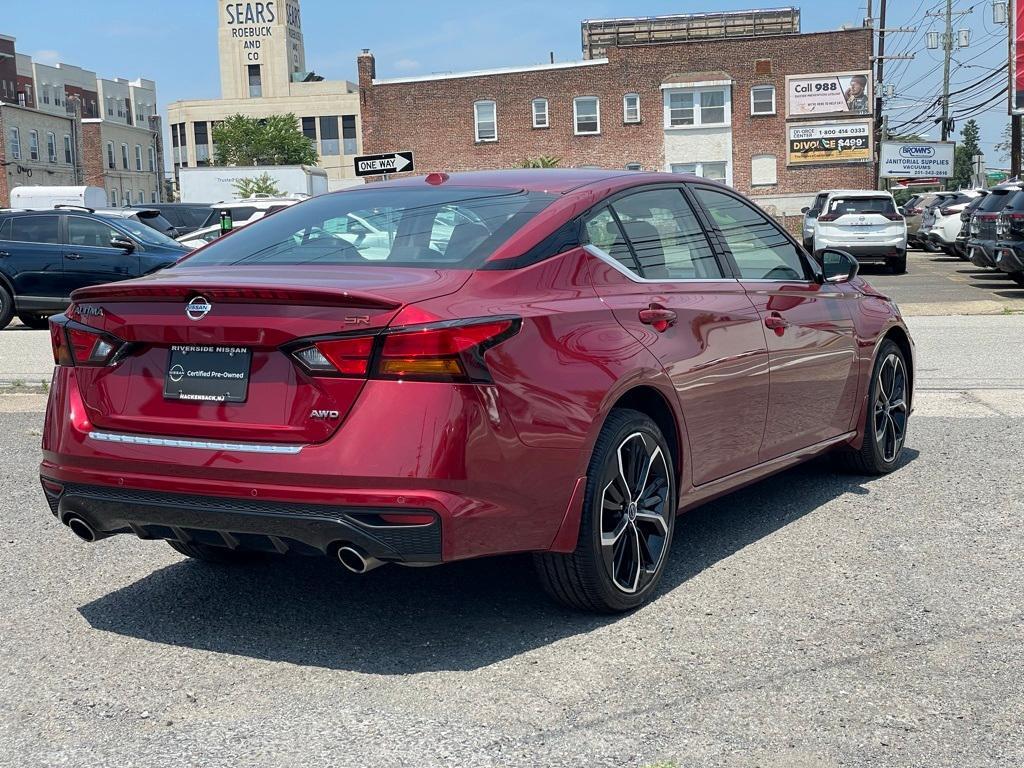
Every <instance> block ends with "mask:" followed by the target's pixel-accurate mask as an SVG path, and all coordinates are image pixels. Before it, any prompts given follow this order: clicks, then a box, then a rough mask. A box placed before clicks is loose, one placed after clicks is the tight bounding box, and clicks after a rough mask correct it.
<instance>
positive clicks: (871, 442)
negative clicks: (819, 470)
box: [841, 339, 911, 475]
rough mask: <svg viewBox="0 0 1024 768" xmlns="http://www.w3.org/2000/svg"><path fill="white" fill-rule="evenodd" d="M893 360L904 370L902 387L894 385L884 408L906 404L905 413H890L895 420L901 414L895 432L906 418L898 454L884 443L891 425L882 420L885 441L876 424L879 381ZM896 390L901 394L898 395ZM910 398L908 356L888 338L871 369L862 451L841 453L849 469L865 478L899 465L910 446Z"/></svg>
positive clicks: (847, 450)
mask: <svg viewBox="0 0 1024 768" xmlns="http://www.w3.org/2000/svg"><path fill="white" fill-rule="evenodd" d="M893 359H896V360H898V361H899V365H900V369H901V370H902V385H899V384H897V383H895V382H894V389H893V391H892V392H891V393H890V397H886V398H883V399H885V400H886V405H885V406H884V407H886V408H888V407H889V406H888V403H889V402H895V401H896V400H898V399H899V400H902V404H903V405H902V412H899V411H898V409H896V408H892V409H891V410H887V411H886V417H887V418H888V417H891V416H892V414H893V413H896V414H897V416H896V417H894V418H893V419H892V427H893V429H894V430H898V428H899V426H900V424H899V418H902V436H900V437H899V441H898V443H899V444H898V446H897V447H896V450H895V451H892V450H890V448H889V446H888V443H887V442H886V444H885V445H884V446H883V444H882V441H883V440H885V441H887V440H888V436H889V434H890V432H889V425H888V423H887V422H885V421H884V420H883V421H881V423H882V425H883V430H884V435H883V437H882V438H881V439H879V430H878V426H877V423H876V422H878V421H879V411H878V405H879V382H880V381H881V380H882V375H881V372H882V369H883V367H885V366H888V365H890V361H891V360H893ZM896 389H899V390H900V391H899V392H897V391H896ZM883 395H884V392H883ZM893 395H895V397H893ZM910 395H911V392H910V379H909V376H908V371H907V360H906V357H905V356H904V355H903V351H902V350H901V349H900V348H899V346H898V345H897V344H896V343H895V342H893V341H891V340H888V339H887V340H886V341H884V342H882V345H881V346H880V347H879V348H878V356H877V357H876V358H875V364H874V365H873V366H872V367H871V385H870V387H869V389H868V409H867V415H866V416H865V418H864V442H863V444H862V445H861V447H860V449H859V450H855V449H853V448H847V449H846V450H845V451H844V452H843V453H842V454H841V456H842V457H843V458H844V459H845V463H846V465H847V467H848V468H850V469H852V470H853V471H855V472H858V473H860V474H863V475H887V474H888V473H890V472H892V471H893V470H894V469H896V467H897V466H899V463H900V458H901V457H902V454H903V450H904V448H905V447H906V439H907V428H908V426H909V418H910Z"/></svg>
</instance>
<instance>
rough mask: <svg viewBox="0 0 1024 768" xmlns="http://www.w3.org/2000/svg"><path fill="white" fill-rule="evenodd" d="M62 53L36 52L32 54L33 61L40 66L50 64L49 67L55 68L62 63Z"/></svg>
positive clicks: (45, 50) (46, 50)
mask: <svg viewBox="0 0 1024 768" xmlns="http://www.w3.org/2000/svg"><path fill="white" fill-rule="evenodd" d="M60 58H61V57H60V52H59V51H51V50H48V49H44V50H42V51H36V52H35V53H33V54H32V60H33V61H35V62H37V63H38V64H48V65H49V66H51V67H52V66H55V65H56V64H59V63H60Z"/></svg>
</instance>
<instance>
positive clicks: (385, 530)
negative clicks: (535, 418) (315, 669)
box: [40, 367, 586, 562]
mask: <svg viewBox="0 0 1024 768" xmlns="http://www.w3.org/2000/svg"><path fill="white" fill-rule="evenodd" d="M74 371H75V369H73V368H63V367H59V368H57V370H56V373H55V376H54V382H53V386H52V387H51V393H50V400H49V403H48V406H47V414H46V421H45V424H44V428H43V461H42V463H41V465H40V476H41V478H42V479H43V482H44V490H45V489H47V488H49V490H46V495H47V501H48V503H49V505H50V509H51V511H53V512H54V514H56V515H58V517H59V519H60V520H61V521H62V522H65V523H66V522H67V518H68V516H69V515H72V514H74V515H77V516H80V517H82V518H83V519H85V520H86V521H87V522H89V524H90V525H92V526H93V527H94V528H95V529H96V530H97V531H99V532H100V533H101V534H104V535H106V534H115V533H131V534H135V535H137V536H140V537H142V538H176V539H178V540H183V541H187V540H189V539H192V540H197V541H202V542H203V543H213V544H219V545H224V546H233V543H232V542H234V541H238V542H241V546H243V548H249V547H250V545H251V547H252V548H256V549H266V548H273V549H275V550H277V551H281V548H282V546H283V547H284V548H285V549H287V550H288V551H297V552H307V553H314V552H323V553H327V552H328V551H330V549H331V548H332V547H334V546H337V545H338V544H340V543H353V544H356V545H357V546H359V547H361V548H363V549H365V550H366V551H367V552H368V553H369V554H370V555H373V556H374V557H377V558H378V559H381V560H397V561H401V562H438V561H449V560H458V559H463V558H468V557H477V556H482V555H490V554H500V553H508V552H519V551H543V550H548V549H550V548H551V546H552V543H553V542H554V540H555V537H556V535H557V534H558V532H559V531H560V530H561V525H562V522H563V520H564V519H565V518H566V515H567V513H568V512H569V510H570V508H574V506H573V505H574V504H576V503H577V502H578V500H579V499H578V493H577V486H578V485H579V481H580V478H581V476H582V475H583V474H584V473H585V472H586V456H585V452H584V451H583V450H577V449H573V448H540V447H534V446H527V445H525V444H524V443H523V442H522V441H521V440H520V439H519V436H518V433H517V431H516V429H515V427H514V425H513V424H512V423H511V421H510V419H509V417H508V416H507V414H506V413H505V411H504V407H503V403H502V401H501V399H500V397H499V396H498V394H497V393H495V392H488V391H485V390H487V389H488V388H485V387H479V386H475V385H448V384H434V383H426V382H423V383H412V384H410V383H403V382H396V381H371V382H368V383H367V385H366V386H365V387H364V389H363V392H362V394H361V395H360V401H359V404H358V405H357V407H354V408H353V409H352V411H351V412H350V413H349V415H348V416H347V417H346V419H345V420H344V422H343V423H342V424H341V426H340V427H339V428H338V430H337V432H336V433H335V434H334V436H333V437H331V438H329V439H328V440H326V441H324V442H322V443H317V444H309V445H302V446H289V447H288V451H276V450H273V449H275V448H277V447H279V446H270V445H266V444H264V445H260V444H252V445H249V444H242V443H230V444H228V443H214V442H211V441H206V440H195V441H193V440H184V439H180V438H161V437H159V436H155V435H129V434H115V433H110V432H106V431H104V430H102V429H100V428H98V427H97V426H95V425H94V424H93V423H92V421H91V420H90V416H89V413H88V411H87V409H86V408H85V407H84V405H83V401H82V398H81V395H80V394H79V393H78V388H77V379H76V378H75V376H74ZM490 389H493V388H490ZM111 436H113V437H115V438H119V439H111ZM527 480H528V481H527ZM428 514H429V515H432V516H433V517H434V518H435V520H436V522H434V523H431V524H430V526H428V527H427V528H423V527H420V526H422V523H417V530H416V531H411V529H410V528H409V526H408V525H404V524H403V523H401V521H399V522H395V518H391V519H389V520H387V521H382V520H381V519H380V515H389V516H395V515H404V516H407V517H408V516H409V515H413V516H420V517H422V516H423V515H428ZM413 519H416V518H415V517H414V518H413ZM375 526H376V527H375ZM400 528H401V529H404V530H399V529H400ZM428 528H429V531H428ZM424 532H429V533H430V534H431V536H434V537H436V540H432V541H434V543H432V544H431V545H430V546H429V547H426V546H425V545H424V544H423V542H422V538H423V534H424ZM573 546H575V541H573ZM570 549H571V548H570Z"/></svg>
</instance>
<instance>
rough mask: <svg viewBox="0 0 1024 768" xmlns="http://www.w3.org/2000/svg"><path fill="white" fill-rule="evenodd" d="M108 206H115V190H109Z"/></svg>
mask: <svg viewBox="0 0 1024 768" xmlns="http://www.w3.org/2000/svg"><path fill="white" fill-rule="evenodd" d="M110 207H111V208H117V190H116V189H112V190H110Z"/></svg>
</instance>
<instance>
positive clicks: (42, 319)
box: [0, 208, 188, 328]
mask: <svg viewBox="0 0 1024 768" xmlns="http://www.w3.org/2000/svg"><path fill="white" fill-rule="evenodd" d="M186 253H188V249H186V248H185V247H184V246H182V245H181V244H179V243H177V242H175V241H174V240H172V239H171V238H169V237H167V236H166V235H164V234H162V233H160V232H157V231H156V230H155V229H152V228H150V227H148V226H146V225H145V224H143V223H142V222H140V221H137V220H135V219H132V218H121V217H113V216H101V215H99V214H96V213H93V212H92V211H90V210H89V209H88V208H55V209H53V210H47V211H0V328H5V327H6V326H7V324H8V323H10V321H11V317H13V316H14V315H15V314H17V316H18V319H19V320H21V322H22V323H24V324H25V325H27V326H28V327H30V328H45V327H46V323H47V318H48V317H49V316H50V315H53V314H57V313H58V312H63V311H64V309H65V308H67V305H68V303H69V302H70V296H71V292H72V291H73V290H75V289H76V288H82V287H84V286H87V285H97V284H100V283H111V282H114V281H115V280H127V279H128V278H130V277H139V276H140V275H145V274H148V273H150V272H154V271H156V270H158V269H163V268H164V267H167V266H170V265H171V264H173V263H174V262H176V261H177V260H178V259H180V258H181V257H182V256H184V255H185V254H186Z"/></svg>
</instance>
